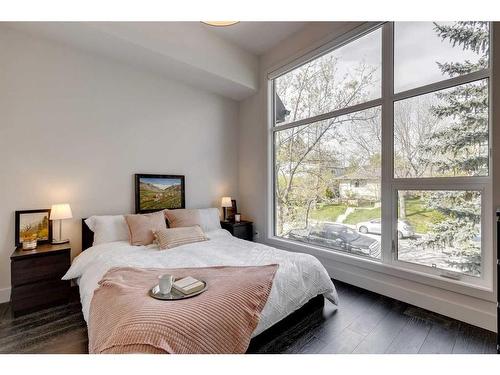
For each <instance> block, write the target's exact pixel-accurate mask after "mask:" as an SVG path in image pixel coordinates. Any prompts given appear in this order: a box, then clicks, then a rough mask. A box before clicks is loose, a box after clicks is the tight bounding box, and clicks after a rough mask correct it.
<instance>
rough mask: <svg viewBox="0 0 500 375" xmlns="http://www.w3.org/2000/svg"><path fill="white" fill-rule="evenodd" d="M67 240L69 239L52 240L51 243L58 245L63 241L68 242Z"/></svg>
mask: <svg viewBox="0 0 500 375" xmlns="http://www.w3.org/2000/svg"><path fill="white" fill-rule="evenodd" d="M68 242H69V239H66V240H52V245H60V244H63V243H68Z"/></svg>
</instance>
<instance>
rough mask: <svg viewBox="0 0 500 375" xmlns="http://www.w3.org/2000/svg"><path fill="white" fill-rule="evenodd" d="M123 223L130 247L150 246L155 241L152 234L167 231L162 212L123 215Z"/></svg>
mask: <svg viewBox="0 0 500 375" xmlns="http://www.w3.org/2000/svg"><path fill="white" fill-rule="evenodd" d="M125 221H126V222H127V225H128V229H129V239H130V244H131V245H138V246H140V245H150V244H152V243H153V241H154V239H155V237H154V232H156V231H159V230H162V229H167V224H166V223H165V214H164V213H163V211H160V212H154V213H152V214H144V215H125Z"/></svg>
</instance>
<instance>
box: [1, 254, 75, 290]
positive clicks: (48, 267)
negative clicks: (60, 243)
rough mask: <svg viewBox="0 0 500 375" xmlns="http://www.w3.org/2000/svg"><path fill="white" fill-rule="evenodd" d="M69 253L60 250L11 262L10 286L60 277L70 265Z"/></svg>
mask: <svg viewBox="0 0 500 375" xmlns="http://www.w3.org/2000/svg"><path fill="white" fill-rule="evenodd" d="M70 263H71V260H70V254H69V251H68V252H61V253H55V254H49V255H45V256H42V257H32V258H28V259H20V260H15V261H13V262H12V269H11V272H12V286H19V285H24V284H29V283H33V282H36V281H40V280H45V279H60V278H61V277H62V276H63V275H64V274H65V273H66V271H67V270H68V268H69V266H70Z"/></svg>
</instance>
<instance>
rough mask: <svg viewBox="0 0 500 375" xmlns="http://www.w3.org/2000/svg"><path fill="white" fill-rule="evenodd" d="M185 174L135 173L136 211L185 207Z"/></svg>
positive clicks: (140, 212)
mask: <svg viewBox="0 0 500 375" xmlns="http://www.w3.org/2000/svg"><path fill="white" fill-rule="evenodd" d="M184 185H185V178H184V176H176V175H163V174H136V175H135V212H136V213H138V214H142V213H148V212H154V211H160V210H164V209H166V208H168V209H175V208H185V207H186V199H185V193H184V189H185V186H184Z"/></svg>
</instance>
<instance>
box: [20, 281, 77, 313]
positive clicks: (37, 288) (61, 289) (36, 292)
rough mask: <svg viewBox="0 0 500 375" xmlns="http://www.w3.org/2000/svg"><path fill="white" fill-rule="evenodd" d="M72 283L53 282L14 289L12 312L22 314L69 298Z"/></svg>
mask: <svg viewBox="0 0 500 375" xmlns="http://www.w3.org/2000/svg"><path fill="white" fill-rule="evenodd" d="M70 287H71V283H70V281H69V280H68V281H65V280H51V281H44V282H37V283H34V284H28V285H21V286H16V287H13V288H12V295H11V300H12V302H11V303H12V310H13V311H14V312H20V311H24V310H32V309H36V308H38V307H41V306H50V305H52V304H53V303H54V302H57V301H62V300H67V299H68V298H69V293H70Z"/></svg>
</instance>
